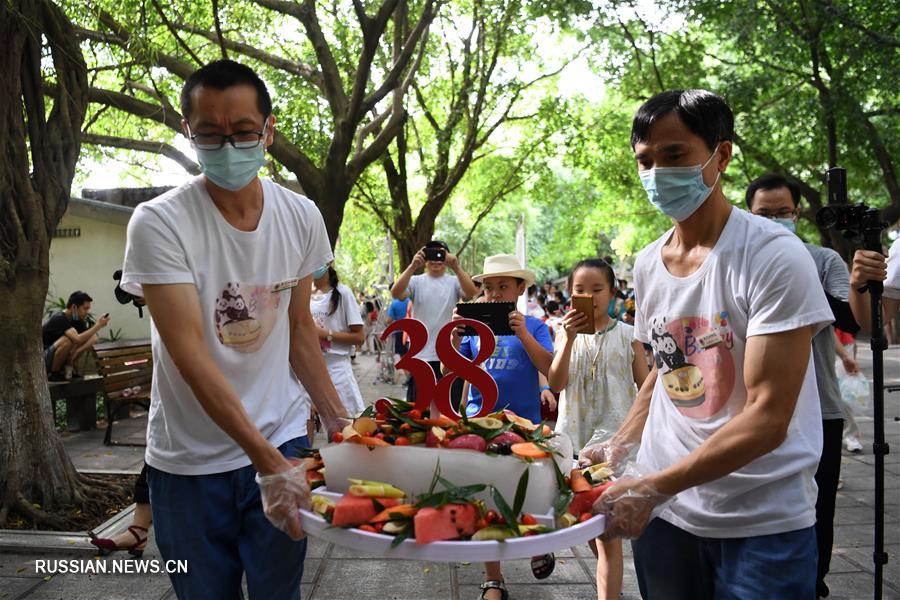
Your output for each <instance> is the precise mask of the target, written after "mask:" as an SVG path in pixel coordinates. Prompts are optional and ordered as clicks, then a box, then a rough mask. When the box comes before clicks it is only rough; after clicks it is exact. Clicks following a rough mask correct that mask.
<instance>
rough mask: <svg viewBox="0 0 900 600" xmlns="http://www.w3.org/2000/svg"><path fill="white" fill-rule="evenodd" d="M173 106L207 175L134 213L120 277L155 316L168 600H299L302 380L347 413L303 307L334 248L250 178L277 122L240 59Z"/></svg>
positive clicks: (214, 70) (280, 192) (215, 69)
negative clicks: (175, 563) (185, 567)
mask: <svg viewBox="0 0 900 600" xmlns="http://www.w3.org/2000/svg"><path fill="white" fill-rule="evenodd" d="M181 108H182V113H183V115H184V120H183V122H182V123H183V127H184V134H185V136H186V137H188V138H189V139H190V140H191V142H192V144H193V146H194V148H195V150H196V152H197V157H198V159H199V162H200V165H201V168H202V170H203V175H202V176H200V177H197V178H195V179H193V180H191V181H189V182H188V183H186V184H184V185H182V186H180V187H178V188H176V189H174V190H171V191H169V192H167V193H166V194H164V195H162V196H160V197H158V198H156V199H154V200H151V201H149V202H146V203H144V204H141V205H140V206H138V208H137V209H135V211H134V214H133V216H132V218H131V221H130V223H129V225H128V238H127V245H126V249H125V265H124V267H123V276H122V282H121V286H122V288H123V289H124V290H125V291H127V292H129V293H131V294H134V295H136V296H142V297H143V298H144V299H145V300H146V303H147V307H148V308H149V310H150V314H151V316H152V329H151V339H152V347H153V367H154V368H153V387H152V391H151V406H150V416H149V422H148V426H147V451H146V462H147V465H148V482H149V486H150V503H151V508H152V512H153V525H154V527H155V529H156V541H157V544H158V546H159V549H160V553H161V554H162V557H163V559H165V560H185V561H186V562H187V564H189V565H190V569H189V572H188V573H186V574H184V573H180V574H173V575H171V580H172V584H173V586H174V588H175V592H176V594H177V595H178V597H179V598H191V599H192V600H193V599H195V598H210V599H214V598H235V597H238V596H239V595H240V593H241V592H240V590H241V579H242V577H243V576H244V575H246V580H247V586H248V591H249V593H250V596H251V597H258V598H283V599H287V598H297V597H298V595H299V588H300V580H301V577H302V574H303V560H304V557H305V553H306V543H305V540H303V539H301V537H302V535H303V531H302V528H301V526H300V521H299V511H298V510H297V509H298V507H308V506H309V504H310V497H309V487H308V486H307V484H306V478H305V470H304V468H303V467H302V466H295V465H294V464H292V462H291V461H290V460H289V459H291V458H296V457H298V456H299V455H300V453H301V451H302V449H303V447H304V446H307V445H308V444H307V438H306V422H307V418H308V415H309V407H308V405H307V404H306V401H305V396H304V394H303V393H302V391H301V387H300V383H302V384H303V386H304V387H305V388H306V390H307V391H308V392H309V396H310V397H311V398H312V400H313V402H314V403H315V405H316V409H317V410H318V412H319V414H320V415H321V416H322V418H323V421H324V423H325V425H326V428H327V429H328V430H329V431H336V430H340V428H341V427H342V425H343V424H344V419H343V417H344V416H345V415H346V411H345V410H344V408H343V406H342V405H341V402H340V399H339V398H338V396H337V393H336V392H335V390H334V387H333V386H332V384H331V381H330V380H329V378H327V377H322V376H321V374H322V373H324V372H326V371H325V363H324V361H323V359H322V353H321V351H320V350H319V343H318V339H317V333H316V325H315V323H314V321H313V319H312V316H311V314H310V309H309V306H310V287H311V286H310V274H311V273H312V272H313V271H314V270H315V269H317V268H318V267H320V266H321V265H323V264H326V263H328V262H330V261H331V260H332V253H331V247H330V245H329V242H328V236H327V233H326V231H325V226H324V223H323V220H322V216H321V214H320V213H319V211H318V209H317V208H316V207H315V205H314V204H313V203H312V202H311V201H309V200H308V199H306V198H304V197H302V196H299V195H297V194H295V193H293V192H290V191H288V190H286V189H284V188H282V187H280V186H278V185H276V184H275V183H272V182H271V181H268V180H263V179H260V178H259V177H258V172H259V168H260V167H261V166H262V165H263V163H264V151H265V148H266V147H268V146H269V145H270V144H271V143H272V140H273V137H274V129H273V128H274V125H275V118H274V117H273V116H272V101H271V98H270V96H269V93H268V91H267V90H266V87H265V84H264V83H263V82H262V81H261V80H260V78H259V77H258V76H257V75H256V74H255V73H254V72H253V71H252V70H251V69H249V68H248V67H245V66H243V65H241V64H239V63H236V62H233V61H229V60H221V61H216V62H213V63H210V64H209V65H206V66H204V67H202V68H200V69H199V70H197V71H196V72H195V73H194V74H193V75H191V76H190V77H189V78H188V79H187V81H186V82H185V84H184V88H183V89H182V96H181ZM298 379H299V382H298ZM264 509H265V510H264ZM276 526H277V528H276ZM279 529H280V530H281V531H279ZM285 533H287V534H288V535H285ZM289 536H290V537H289ZM292 538H293V539H292ZM298 540H299V541H298Z"/></svg>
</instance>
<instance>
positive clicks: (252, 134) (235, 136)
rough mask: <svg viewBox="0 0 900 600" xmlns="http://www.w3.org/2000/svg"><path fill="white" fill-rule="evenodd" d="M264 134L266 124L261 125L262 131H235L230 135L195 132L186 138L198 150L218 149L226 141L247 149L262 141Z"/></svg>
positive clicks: (233, 145) (235, 146)
mask: <svg viewBox="0 0 900 600" xmlns="http://www.w3.org/2000/svg"><path fill="white" fill-rule="evenodd" d="M188 132H190V127H188ZM265 135H266V125H263V128H262V131H235V132H234V133H232V134H231V135H222V134H220V133H196V134H193V135H189V136H188V139H189V140H191V141H192V142H193V143H194V146H196V147H197V148H198V149H199V150H218V149H220V148H222V147H223V146H224V145H225V142H228V143H229V144H231V145H232V147H234V148H238V149H241V150H249V149H250V148H256V147H257V146H259V144H260V142H262V139H263V137H264V136H265Z"/></svg>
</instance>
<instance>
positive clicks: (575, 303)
mask: <svg viewBox="0 0 900 600" xmlns="http://www.w3.org/2000/svg"><path fill="white" fill-rule="evenodd" d="M572 309H573V310H577V311H578V312H580V313H581V314H583V315H584V316H586V317H587V323H585V324H584V326H583V327H582V328H581V329H579V330H578V333H594V332H596V331H597V328H596V327H595V326H594V298H593V297H592V296H591V295H590V294H572Z"/></svg>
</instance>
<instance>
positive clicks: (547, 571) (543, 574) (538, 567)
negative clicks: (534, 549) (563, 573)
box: [531, 553, 556, 579]
mask: <svg viewBox="0 0 900 600" xmlns="http://www.w3.org/2000/svg"><path fill="white" fill-rule="evenodd" d="M555 568H556V556H554V555H553V553H550V554H542V555H540V556H534V557H532V559H531V573H532V574H533V575H534V578H535V579H547V578H548V577H550V575H551V574H552V573H553V569H555Z"/></svg>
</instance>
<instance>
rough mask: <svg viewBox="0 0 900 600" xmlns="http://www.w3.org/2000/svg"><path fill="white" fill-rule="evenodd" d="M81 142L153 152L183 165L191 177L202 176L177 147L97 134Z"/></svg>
mask: <svg viewBox="0 0 900 600" xmlns="http://www.w3.org/2000/svg"><path fill="white" fill-rule="evenodd" d="M81 142H82V143H84V144H90V145H92V146H107V147H111V148H123V149H125V150H136V151H138V152H151V153H154V154H161V155H163V156H165V157H166V158H170V159H172V160H174V161H175V162H177V163H178V164H179V165H181V167H182V168H184V170H185V171H187V172H188V173H190V174H191V175H199V174H200V166H199V165H198V164H197V163H195V162H194V161H193V160H191V159H190V158H189V157H188V156H187V155H186V154H184V153H183V152H181V151H180V150H178V149H177V148H176V147H175V146H172V145H170V144H166V143H164V142H150V141H146V140H134V139H131V138H123V137H116V136H111V135H98V134H95V133H85V132H82V134H81Z"/></svg>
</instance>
